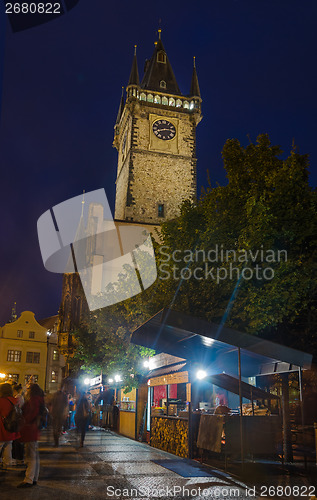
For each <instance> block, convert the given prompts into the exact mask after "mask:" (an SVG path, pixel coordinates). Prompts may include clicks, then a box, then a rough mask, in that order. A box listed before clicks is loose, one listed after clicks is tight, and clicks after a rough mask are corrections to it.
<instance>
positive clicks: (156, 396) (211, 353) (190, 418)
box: [132, 309, 312, 461]
mask: <svg viewBox="0 0 317 500" xmlns="http://www.w3.org/2000/svg"><path fill="white" fill-rule="evenodd" d="M132 342H133V343H135V344H138V345H142V346H144V347H149V348H152V349H155V350H156V351H157V352H161V353H168V354H170V355H172V356H176V357H177V358H178V360H179V359H181V360H183V368H182V369H183V372H186V376H187V378H186V384H187V389H186V407H185V405H184V403H185V401H184V400H182V399H181V398H179V394H180V393H181V392H180V391H181V389H180V390H179V391H178V390H176V393H175V392H173V391H175V389H174V388H173V387H171V388H169V387H166V389H164V385H165V386H169V385H173V384H172V379H168V378H167V377H168V376H170V375H172V374H173V371H172V370H173V367H165V368H164V370H165V373H164V374H160V376H165V379H166V380H168V382H166V381H164V380H161V381H160V380H154V379H155V377H154V376H153V374H151V375H150V376H149V386H150V388H152V387H153V388H154V387H155V386H158V387H160V389H157V390H156V391H155V392H154V389H153V391H152V392H150V394H149V400H148V401H149V407H150V408H151V415H150V418H149V419H148V426H149V428H150V429H149V430H150V432H151V444H152V445H153V446H157V447H160V448H161V449H167V448H168V447H169V448H168V451H172V452H173V453H177V454H180V453H181V456H186V453H187V456H189V457H191V456H193V451H194V441H195V435H196V434H195V433H196V432H198V429H199V422H197V421H199V420H200V416H201V415H202V414H203V413H204V412H208V410H211V409H212V407H213V406H217V405H218V406H227V407H228V408H229V409H230V410H235V411H231V413H232V415H231V416H232V419H231V420H230V422H231V423H230V424H229V426H228V432H227V436H232V437H231V438H230V444H229V438H228V439H227V447H228V449H229V446H231V449H232V451H233V450H236V444H235V443H236V442H238V443H240V448H239V452H240V455H241V459H242V461H243V459H244V455H245V453H246V452H247V451H248V450H250V451H253V450H252V449H251V448H250V446H251V445H249V444H248V443H247V438H246V436H247V435H253V434H254V432H256V428H257V427H258V426H259V425H260V424H259V422H260V421H259V420H258V421H257V420H254V419H256V418H260V417H259V415H256V411H257V410H258V408H256V406H255V405H254V402H255V401H256V400H258V399H260V398H259V394H258V393H257V395H256V394H255V393H256V390H257V389H258V388H256V387H255V386H256V382H257V380H258V379H259V377H261V376H262V375H268V374H276V373H279V374H282V375H283V376H285V377H287V376H288V374H289V373H291V372H298V374H299V375H300V374H301V370H302V369H309V368H310V367H311V364H312V356H311V355H310V354H307V353H304V352H301V351H297V350H295V349H292V348H289V347H285V346H282V345H280V344H276V343H273V342H269V341H266V340H263V339H261V338H258V337H256V336H252V335H248V334H246V333H242V332H238V331H236V330H233V329H230V328H227V327H224V326H220V325H216V324H213V323H210V322H207V321H205V320H201V319H199V318H194V317H192V316H188V315H186V314H183V313H180V312H176V311H173V310H170V309H163V310H162V311H160V312H159V313H157V314H156V315H155V316H154V317H153V318H151V319H150V320H149V321H147V322H146V323H145V324H143V325H142V326H140V327H139V328H138V329H136V330H135V332H134V333H133V336H132ZM185 365H186V366H185ZM202 374H204V375H203V376H202ZM226 374H228V375H230V376H231V377H233V378H234V379H235V382H234V384H235V390H234V391H232V392H233V395H234V396H235V397H236V400H235V401H234V402H233V403H232V401H231V402H229V400H227V399H228V396H227V395H226V391H227V393H228V388H226V387H225V388H224V392H221V391H220V392H218V393H217V392H216V391H214V389H211V391H212V395H213V396H212V397H213V398H214V399H213V400H212V397H210V399H208V400H207V401H206V399H205V397H203V398H201V397H200V396H199V391H200V389H201V386H202V380H201V379H202V378H204V377H205V376H207V377H210V376H214V377H216V376H218V377H219V376H223V375H226ZM155 375H156V376H157V377H158V376H159V374H158V373H156V374H155ZM198 375H199V376H198ZM152 379H153V380H152ZM224 381H225V377H222V382H221V383H222V384H223V383H224ZM251 381H252V384H249V383H248V382H251ZM227 382H228V380H227ZM231 383H232V380H231ZM244 383H245V384H247V386H248V388H246V386H244ZM211 385H212V387H214V386H216V385H217V381H216V380H215V379H214V383H213V384H211ZM220 385H221V384H220ZM218 386H219V384H218ZM244 391H247V393H246V392H244ZM252 391H253V393H252ZM251 393H252V394H251ZM172 395H174V396H175V395H176V399H175V398H173V397H172ZM217 397H218V400H219V401H216V399H217ZM226 398H227V399H226ZM247 398H248V400H249V401H251V403H250V402H249V401H248V412H249V413H250V415H249V416H248V417H246V416H245V418H248V420H245V423H244V415H243V408H245V409H246V410H247V407H246V406H243V405H245V404H246V403H247V402H246V399H247ZM266 398H267V399H269V398H271V396H269V395H266ZM173 399H174V400H173ZM179 399H180V401H179ZM273 399H274V395H273ZM282 399H283V405H282V417H283V435H284V442H283V445H284V451H285V456H286V457H287V453H288V451H289V447H290V441H289V438H288V436H289V433H288V430H289V422H288V420H287V412H288V398H287V393H286V391H285V392H284V393H283V394H282ZM252 402H253V403H252ZM182 403H183V408H182V407H181V404H182ZM215 403H217V404H215ZM228 404H229V406H228ZM178 406H179V408H178ZM213 409H214V408H213ZM186 411H187V414H186V415H185V413H184V412H186ZM182 412H183V413H182ZM210 413H211V412H210ZM234 413H236V415H234ZM245 414H246V412H245ZM197 415H198V416H197ZM264 416H265V415H264ZM235 417H236V418H235ZM273 418H274V419H275V417H272V418H271V420H268V421H267V422H268V423H267V424H266V423H265V424H264V425H265V426H266V428H267V429H268V432H271V437H272V439H273V440H275V435H276V433H275V430H274V429H275V428H276V426H279V432H281V430H282V424H281V420H280V419H279V417H278V415H276V419H275V420H273ZM157 419H159V421H158V420H157ZM173 419H177V421H178V422H185V423H182V424H180V423H179V424H178V425H179V432H180V433H181V434H182V443H183V444H182V446H181V452H179V451H175V450H176V449H177V450H178V445H179V443H176V442H175V437H174V433H175V427H174V426H175V424H172V423H171V422H172V420H173ZM181 419H183V420H181ZM253 420H254V422H255V423H254V422H253ZM165 421H166V423H165ZM210 421H211V420H210ZM262 422H264V420H263V421H262ZM273 422H274V424H273ZM245 426H247V427H248V426H249V427H250V431H248V430H247V429H246V428H245ZM251 427H252V429H255V430H252V432H251ZM168 433H170V436H169V437H168ZM237 436H238V438H237ZM170 441H171V442H174V444H173V445H172V444H171V443H170ZM186 441H187V443H188V448H187V451H186V450H185V442H186Z"/></svg>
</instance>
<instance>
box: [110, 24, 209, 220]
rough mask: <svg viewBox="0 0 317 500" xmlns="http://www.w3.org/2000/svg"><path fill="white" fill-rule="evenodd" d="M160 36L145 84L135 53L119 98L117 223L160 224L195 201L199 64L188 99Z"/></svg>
mask: <svg viewBox="0 0 317 500" xmlns="http://www.w3.org/2000/svg"><path fill="white" fill-rule="evenodd" d="M158 33H159V39H158V41H157V42H155V48H154V52H153V55H152V58H151V59H150V60H147V61H146V63H145V69H144V76H143V79H142V81H141V82H140V79H139V72H138V64H137V56H136V48H135V51H134V58H133V63H132V69H131V73H130V78H129V82H128V86H127V88H126V92H127V96H126V100H125V99H124V96H123V93H122V97H121V102H120V107H119V112H118V116H117V120H116V124H115V137H114V143H113V145H114V147H116V149H117V150H118V171H117V180H116V204H115V219H116V220H122V221H131V222H132V221H133V222H139V223H149V224H160V223H161V222H164V220H167V219H173V218H175V217H177V216H178V215H179V209H180V205H181V203H182V202H183V201H184V200H191V201H194V200H195V199H196V161H197V160H196V126H197V125H198V123H199V122H200V120H201V118H202V115H201V96H200V90H199V84H198V78H197V73H196V67H195V59H194V68H193V74H192V81H191V88H190V93H189V95H187V96H185V95H183V94H182V93H181V91H180V89H179V87H178V84H177V81H176V78H175V76H174V73H173V70H172V66H171V64H170V62H169V60H168V57H167V54H166V51H165V48H164V46H163V42H162V40H161V30H159V31H158Z"/></svg>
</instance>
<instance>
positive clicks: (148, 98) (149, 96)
mask: <svg viewBox="0 0 317 500" xmlns="http://www.w3.org/2000/svg"><path fill="white" fill-rule="evenodd" d="M147 100H148V102H153V96H152V94H148V96H147Z"/></svg>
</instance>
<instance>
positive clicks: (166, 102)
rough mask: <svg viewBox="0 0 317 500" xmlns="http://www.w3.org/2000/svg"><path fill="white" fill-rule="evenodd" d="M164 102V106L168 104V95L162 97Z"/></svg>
mask: <svg viewBox="0 0 317 500" xmlns="http://www.w3.org/2000/svg"><path fill="white" fill-rule="evenodd" d="M162 104H164V106H168V99H167V97H165V96H164V97H162Z"/></svg>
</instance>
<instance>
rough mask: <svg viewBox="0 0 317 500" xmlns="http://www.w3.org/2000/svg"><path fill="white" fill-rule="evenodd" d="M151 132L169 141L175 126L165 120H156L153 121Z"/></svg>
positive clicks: (173, 133)
mask: <svg viewBox="0 0 317 500" xmlns="http://www.w3.org/2000/svg"><path fill="white" fill-rule="evenodd" d="M153 133H154V134H155V135H156V137H158V138H159V139H162V140H163V141H170V140H171V139H173V138H174V137H175V135H176V129H175V126H174V125H173V124H172V123H171V122H169V121H167V120H156V121H155V122H154V123H153Z"/></svg>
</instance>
